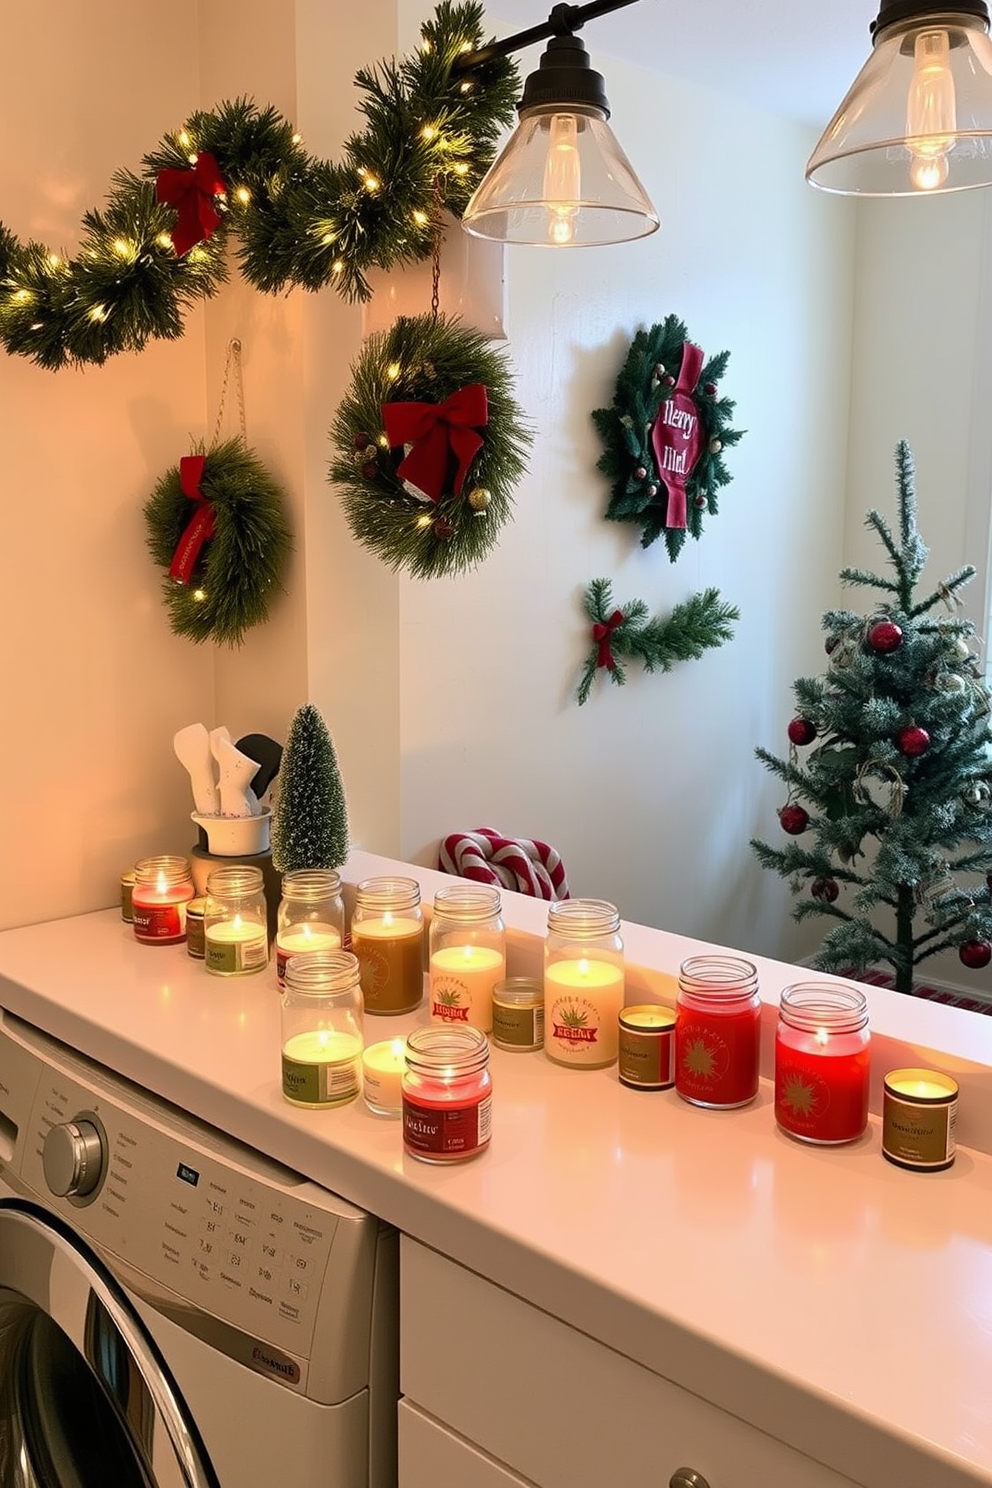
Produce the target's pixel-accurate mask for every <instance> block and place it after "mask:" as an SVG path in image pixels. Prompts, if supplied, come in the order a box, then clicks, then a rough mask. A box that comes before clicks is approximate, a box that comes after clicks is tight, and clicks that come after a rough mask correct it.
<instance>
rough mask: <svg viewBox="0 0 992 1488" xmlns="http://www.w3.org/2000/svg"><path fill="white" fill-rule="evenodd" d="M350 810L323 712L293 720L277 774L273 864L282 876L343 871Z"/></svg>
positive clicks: (307, 710)
mask: <svg viewBox="0 0 992 1488" xmlns="http://www.w3.org/2000/svg"><path fill="white" fill-rule="evenodd" d="M348 851H349V842H348V807H347V802H346V800H345V794H344V786H343V784H342V781H341V774H340V771H339V769H338V760H337V754H336V753H335V750H334V743H333V740H332V739H331V736H330V734H329V733H328V730H327V725H326V723H325V722H324V719H323V717H322V715H321V713H320V710H319V709H318V708H317V707H315V706H314V704H313V703H304V705H303V707H302V708H300V709H299V710H298V711H297V713H296V715H295V716H294V718H293V721H292V723H291V724H290V728H289V737H288V738H287V740H286V747H285V749H284V750H283V755H282V763H281V765H280V769H279V785H278V794H277V799H276V809H275V817H274V820H273V823H272V863H273V867H275V868H276V869H277V870H278V872H280V873H291V872H295V871H296V870H297V869H301V868H340V866H341V864H342V863H343V862H344V861H345V859H346V858H347V856H348Z"/></svg>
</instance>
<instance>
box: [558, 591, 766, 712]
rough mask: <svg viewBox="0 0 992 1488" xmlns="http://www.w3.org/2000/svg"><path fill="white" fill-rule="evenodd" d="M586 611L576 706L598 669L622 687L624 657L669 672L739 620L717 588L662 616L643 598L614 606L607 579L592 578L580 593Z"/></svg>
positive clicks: (718, 640) (728, 633) (724, 636)
mask: <svg viewBox="0 0 992 1488" xmlns="http://www.w3.org/2000/svg"><path fill="white" fill-rule="evenodd" d="M584 603H585V609H586V614H587V615H588V616H589V619H590V620H591V621H592V641H593V645H592V650H591V651H590V652H589V655H588V656H587V658H586V663H585V666H584V668H583V671H582V677H581V680H580V682H579V688H578V699H579V704H580V705H581V704H582V703H584V702H585V701H586V699H587V698H588V696H589V693H590V691H591V690H592V684H593V681H594V679H595V676H596V673H597V672H598V671H600V670H603V671H605V672H606V673H607V675H608V676H609V678H610V680H611V682H616V683H617V685H618V686H620V687H622V686H623V684H624V683H625V682H626V680H627V672H626V668H625V667H624V661H625V660H634V661H639V662H640V663H641V664H642V665H643V667H644V670H645V671H646V672H670V671H671V669H672V667H673V666H674V665H675V663H676V662H677V661H697V660H698V659H699V657H700V656H702V654H703V652H704V651H707V650H710V649H711V648H712V647H715V646H722V645H723V643H724V641H729V640H730V639H731V638H732V636H733V633H734V630H733V625H732V624H731V622H732V621H734V620H739V619H740V611H739V610H738V608H737V606H736V605H731V604H727V603H726V602H725V601H724V600H722V599H721V598H720V592H719V590H718V589H704V590H702V591H701V593H699V594H693V595H690V597H689V598H688V599H686V600H683V602H682V603H681V604H677V605H676V606H675V608H674V609H673V610H672V613H671V614H670V615H669V617H668V619H667V620H662V619H661V618H660V617H658V616H655V617H654V618H653V619H652V618H651V616H650V615H649V612H648V607H647V605H646V604H645V603H644V601H643V599H632V600H631V601H630V602H629V603H628V604H625V605H615V604H614V602H613V592H612V589H611V587H610V581H609V579H593V581H592V583H591V584H590V585H589V587H588V589H587V590H586V592H585V600H584Z"/></svg>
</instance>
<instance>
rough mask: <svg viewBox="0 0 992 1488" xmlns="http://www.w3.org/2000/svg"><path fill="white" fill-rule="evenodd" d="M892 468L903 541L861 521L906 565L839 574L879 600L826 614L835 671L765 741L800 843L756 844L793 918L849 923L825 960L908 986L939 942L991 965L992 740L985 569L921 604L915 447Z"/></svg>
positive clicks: (785, 818)
mask: <svg viewBox="0 0 992 1488" xmlns="http://www.w3.org/2000/svg"><path fill="white" fill-rule="evenodd" d="M896 468H897V477H898V496H899V541H898V543H897V542H896V540H895V539H894V538H893V535H892V532H891V530H890V528H889V527H888V525H887V523H886V522H885V521H884V519H883V518H882V517H881V516H880V515H879V514H878V512H877V511H870V512H869V513H868V516H867V517H866V519H865V522H866V525H867V526H869V527H872V528H874V530H875V532H876V533H877V534H878V537H879V538H880V539H881V541H882V544H883V545H884V547H885V550H886V552H887V554H888V557H889V562H890V564H891V567H892V569H893V570H894V575H893V577H882V576H880V575H878V574H875V573H872V572H869V571H867V570H864V569H860V568H845V569H843V570H842V571H841V575H840V577H841V580H842V582H843V583H845V584H858V585H864V586H867V587H869V588H872V589H876V590H878V591H879V594H880V598H879V603H878V605H877V607H876V608H874V609H872V611H871V612H870V613H869V614H868V615H867V616H864V615H859V614H856V613H855V612H854V611H853V610H828V611H827V612H826V614H825V615H824V616H823V629H824V630H825V631H826V634H827V640H826V651H827V654H828V656H829V658H830V660H829V664H828V669H827V671H826V673H825V674H823V675H821V676H819V677H801V678H799V679H798V680H797V681H796V682H795V683H794V685H793V692H794V695H795V699H796V704H797V716H796V717H795V718H793V720H792V722H791V723H790V724H789V728H788V735H789V741H790V750H789V756H788V758H787V759H781V758H779V757H778V756H776V755H773V754H771V753H769V752H768V751H767V750H765V749H758V750H756V751H755V752H756V754H757V756H758V758H759V759H760V760H761V762H762V763H763V764H764V765H765V766H766V767H767V768H768V769H769V770H771V771H772V773H773V774H775V775H778V776H779V777H780V779H782V780H783V781H784V782H785V784H786V786H787V787H788V798H787V800H786V803H785V805H784V806H783V807H781V808H780V809H779V813H778V814H779V821H780V823H781V826H782V830H783V831H784V832H786V833H788V834H789V835H791V836H793V837H796V838H802V839H804V840H803V841H802V842H799V841H796V842H791V843H789V844H788V845H787V846H786V847H785V848H784V849H778V848H773V847H770V846H769V845H768V844H767V843H765V842H761V841H757V840H752V843H751V846H752V847H753V848H754V851H755V852H756V853H757V856H758V859H759V861H760V862H761V864H762V866H763V867H765V868H772V869H774V870H775V872H777V873H779V874H781V875H782V877H783V878H787V879H789V880H790V888H791V890H792V892H793V893H794V894H796V895H798V896H800V897H799V898H798V902H797V903H796V905H795V906H794V909H793V914H794V916H795V918H796V919H797V920H804V919H806V918H807V917H808V916H810V915H826V916H827V917H828V918H831V919H834V920H836V921H837V924H836V925H835V926H834V928H833V929H832V930H830V931H829V933H828V934H827V935H826V937H825V939H824V941H823V945H822V947H821V949H820V951H819V953H818V954H817V956H816V957H815V958H814V960H813V965H814V966H815V967H817V968H818V969H819V970H820V971H829V972H834V973H844V972H846V973H849V974H853V975H855V976H857V975H861V974H863V973H864V972H866V971H867V970H868V969H869V968H872V967H877V966H880V965H884V964H887V965H888V966H890V967H891V968H892V970H893V972H894V973H895V984H896V987H897V989H898V990H899V991H900V992H912V990H913V980H914V970H915V968H916V967H917V966H918V965H919V963H920V962H921V961H924V960H925V959H926V958H927V957H929V956H933V955H935V954H936V953H937V952H938V951H944V950H948V949H952V948H953V949H956V950H957V952H958V955H959V957H960V959H961V961H962V963H963V964H964V965H965V966H967V967H971V968H981V967H984V966H987V965H988V964H989V962H990V961H992V904H990V895H992V752H990V745H992V734H990V732H989V694H988V692H987V690H986V688H985V685H984V682H983V679H982V673H981V668H980V666H979V662H978V655H977V650H976V643H975V642H974V636H975V627H974V626H973V625H972V624H971V622H970V621H968V620H965V619H961V618H959V617H958V616H957V614H956V609H957V605H958V603H959V601H958V600H957V598H956V595H957V591H958V590H959V589H960V588H961V587H962V585H964V584H966V583H967V582H968V580H969V579H971V578H972V577H973V575H974V572H975V570H974V569H973V568H972V567H970V566H968V567H965V568H962V569H960V570H959V571H958V572H957V573H955V574H953V575H952V576H951V577H950V578H947V579H945V580H944V581H943V583H941V584H938V586H937V588H936V589H934V590H933V591H932V592H930V593H929V594H927V595H926V596H925V597H924V598H922V599H917V598H916V596H915V591H916V585H917V583H918V581H919V579H920V575H921V573H922V570H923V566H924V564H925V562H926V559H927V557H928V552H927V548H926V547H925V545H924V543H923V540H922V538H921V537H920V534H919V532H918V530H917V525H916V522H917V517H916V492H915V484H914V470H913V459H912V455H911V454H910V451H909V448H908V446H907V445H906V444H905V443H901V444H899V445H898V446H897V449H896ZM809 745H814V746H815V747H813V748H812V749H811V750H810V752H809V754H807V755H806V756H805V760H803V759H802V757H801V756H800V753H799V750H800V749H805V748H806V747H807V746H809ZM803 803H805V804H803ZM845 904H846V906H847V907H845Z"/></svg>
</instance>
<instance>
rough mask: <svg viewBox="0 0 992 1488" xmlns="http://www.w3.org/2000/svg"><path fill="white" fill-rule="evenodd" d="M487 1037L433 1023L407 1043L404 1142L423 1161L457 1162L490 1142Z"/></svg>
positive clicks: (461, 1027)
mask: <svg viewBox="0 0 992 1488" xmlns="http://www.w3.org/2000/svg"><path fill="white" fill-rule="evenodd" d="M491 1124H492V1081H491V1079H490V1075H489V1040H488V1038H487V1037H486V1035H485V1034H484V1033H483V1032H482V1030H481V1028H473V1027H471V1025H469V1024H460V1025H457V1026H446V1025H441V1024H437V1023H435V1024H432V1025H431V1026H430V1027H429V1028H418V1029H415V1030H414V1032H413V1033H411V1034H410V1037H409V1038H408V1039H407V1041H406V1070H405V1071H404V1074H403V1146H404V1149H405V1150H406V1151H407V1152H409V1153H410V1155H411V1157H419V1158H420V1160H421V1161H422V1162H429V1163H447V1162H460V1161H462V1160H463V1159H464V1158H467V1157H475V1156H476V1155H477V1154H478V1153H480V1152H482V1151H483V1150H484V1149H485V1148H486V1147H487V1146H488V1145H489V1135H490V1127H491Z"/></svg>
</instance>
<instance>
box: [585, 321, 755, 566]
mask: <svg viewBox="0 0 992 1488" xmlns="http://www.w3.org/2000/svg"><path fill="white" fill-rule="evenodd" d="M729 359H730V353H729V351H721V352H720V353H719V354H718V355H717V356H714V357H711V358H710V359H709V361H704V353H703V352H702V350H701V349H700V348H699V347H698V346H696V345H695V343H694V342H692V341H690V340H689V339H688V335H687V332H686V328H685V326H684V324H683V323H682V321H681V320H679V319H678V317H677V316H675V315H669V316H667V317H666V319H665V320H664V322H663V323H662V324H661V325H654V326H652V327H651V329H650V330H649V331H638V333H637V335H636V336H635V337H634V340H633V342H632V343H631V347H630V351H629V353H628V355H627V360H626V361H625V362H624V364H623V368H622V369H621V372H620V375H619V377H618V378H617V385H616V392H615V393H614V395H613V405H612V407H610V408H597V409H594V410H593V415H592V417H593V420H594V422H595V424H596V428H597V429H598V430H599V433H600V435H601V436H602V438H603V442H604V444H605V445H606V449H605V451H604V453H603V454H602V455H601V456H600V458H599V460H598V461H597V468H598V469H599V470H602V472H603V473H604V475H607V476H609V478H610V479H611V480H612V481H613V494H612V496H611V498H610V503H609V505H608V506H607V508H606V516H607V519H608V520H609V521H612V522H638V523H639V524H640V526H641V528H642V529H643V530H642V534H641V546H642V547H643V548H647V547H650V546H651V544H652V543H653V542H654V541H655V539H656V538H658V537H660V536H661V535H662V534H664V538H665V546H666V547H667V549H668V556H669V558H670V560H671V561H672V562H673V563H674V562H675V560H676V558H677V557H678V555H679V553H680V552H681V550H682V545H683V543H684V542H685V539H686V534H687V533H691V535H692V536H693V537H696V538H698V537H699V536H700V535H701V534H702V530H703V517H704V515H705V514H706V513H707V512H708V513H709V514H710V516H716V513H717V492H718V491H719V490H720V488H721V486H725V485H727V484H728V483H729V481H730V478H731V477H730V473H729V471H728V470H727V467H726V465H725V464H724V461H723V458H722V451H723V450H724V449H725V448H726V447H727V446H728V445H734V444H737V443H738V442H739V441H740V439H741V438H742V437H743V434H744V430H743V429H732V428H731V427H730V417H731V414H732V413H733V411H734V407H735V405H734V403H733V402H732V401H731V399H729V398H723V397H721V396H720V391H719V381H720V378H721V377H722V376H723V374H724V372H725V371H726V368H727V362H728V361H729Z"/></svg>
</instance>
